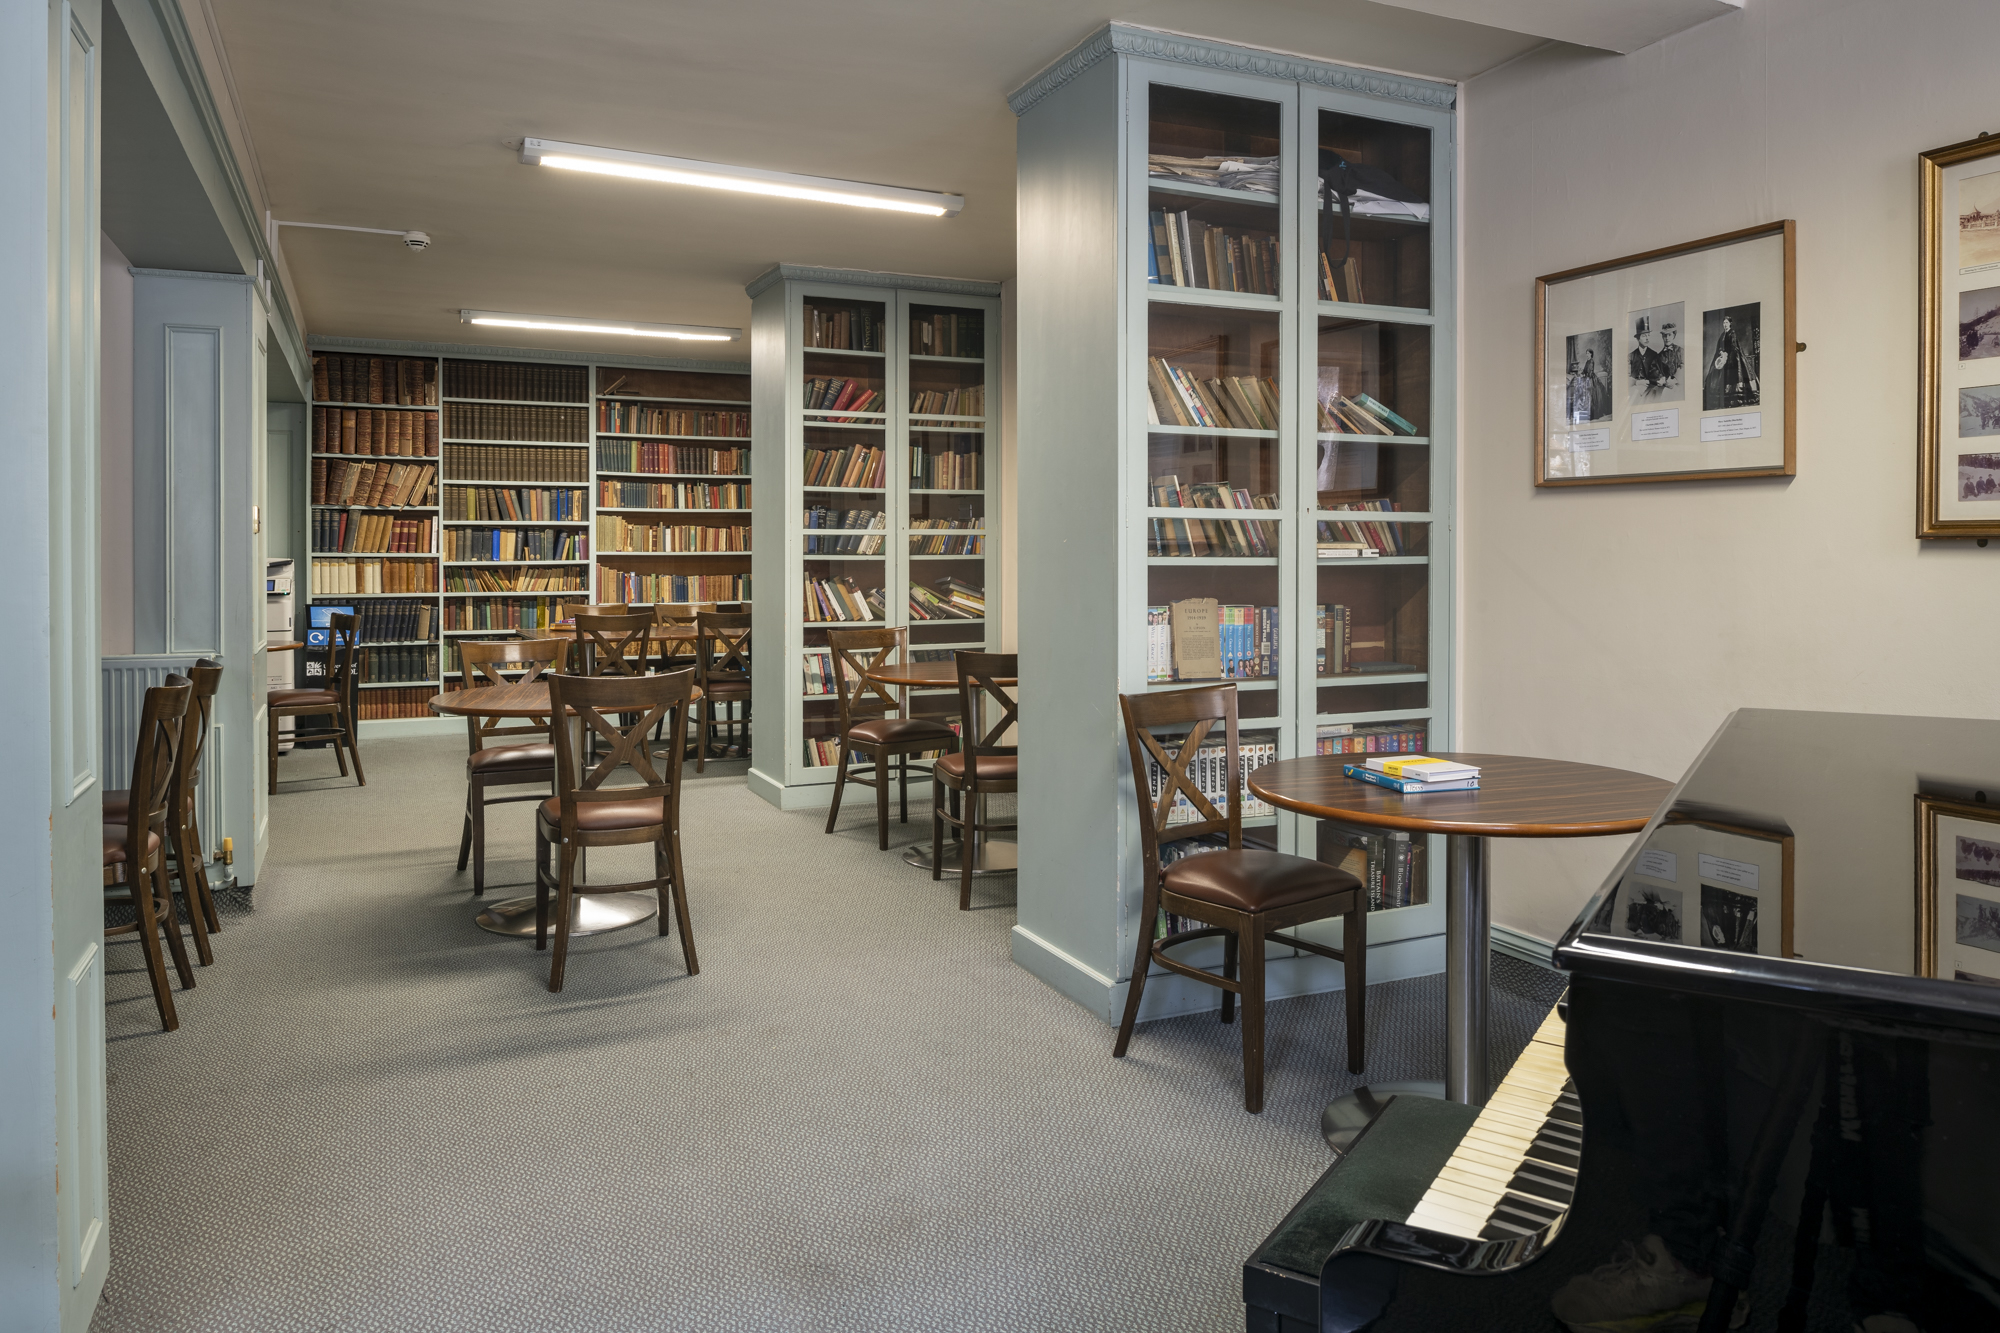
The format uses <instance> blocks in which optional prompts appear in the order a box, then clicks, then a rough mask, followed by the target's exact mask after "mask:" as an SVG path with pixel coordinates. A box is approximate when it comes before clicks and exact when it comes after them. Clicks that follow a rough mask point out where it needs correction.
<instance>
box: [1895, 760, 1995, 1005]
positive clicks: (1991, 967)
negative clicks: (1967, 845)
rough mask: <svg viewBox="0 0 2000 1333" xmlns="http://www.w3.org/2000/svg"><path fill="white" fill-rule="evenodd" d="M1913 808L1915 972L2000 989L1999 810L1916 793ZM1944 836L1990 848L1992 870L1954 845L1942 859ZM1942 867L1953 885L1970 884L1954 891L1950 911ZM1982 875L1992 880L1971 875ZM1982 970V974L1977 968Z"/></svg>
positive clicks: (1976, 855)
mask: <svg viewBox="0 0 2000 1333" xmlns="http://www.w3.org/2000/svg"><path fill="white" fill-rule="evenodd" d="M1916 809H1917V828H1916V833H1917V873H1916V898H1917V913H1916V917H1917V948H1916V974H1917V975H1918V976H1920V977H1943V978H1945V979H1947V980H1958V981H1970V982H1974V983H1977V984H1983V985H1988V986H2000V807H1996V806H1991V805H1974V804H1969V803H1967V802H1965V801H1954V800H1950V799H1948V798H1946V797H1942V796H1926V795H1924V794H1923V793H1921V792H1919V793H1918V794H1917V798H1916ZM1975 828H1991V829H1992V830H1993V836H1992V838H1991V839H1986V838H1980V837H1977V836H1976V835H1974V829H1975ZM1946 838H1951V839H1952V840H1953V841H1954V843H1956V842H1957V841H1959V840H1961V839H1963V840H1965V841H1968V842H1971V843H1974V844H1979V845H1983V846H1991V847H1992V848H1993V849H1994V851H1993V853H1992V855H1991V861H1992V867H1993V868H1992V869H1991V870H1987V869H1985V868H1983V867H1981V866H1980V865H1979V864H1978V863H1979V862H1980V861H1982V860H1985V859H1987V858H1985V857H1982V856H1980V855H1979V851H1978V848H1977V847H1975V848H1974V849H1970V850H1971V856H1970V857H1968V855H1967V851H1968V849H1964V848H1959V847H1957V846H1954V847H1953V848H1952V855H1951V856H1950V857H1946V856H1945V855H1944V853H1943V848H1942V844H1943V842H1944V840H1945V839H1946ZM1947 864H1949V865H1950V866H1951V869H1952V875H1951V883H1952V884H1953V885H1954V886H1957V885H1968V886H1971V887H1968V888H1957V887H1954V888H1953V890H1952V902H1951V904H1950V909H1951V910H1950V911H1946V910H1945V907H1946V904H1945V903H1944V901H1943V898H1944V888H1943V886H1942V884H1941V883H1940V881H1939V876H1940V875H1941V874H1942V873H1943V872H1944V869H1945V866H1946V865H1947ZM1968 870H1971V871H1972V873H1971V874H1968V873H1967V871H1968ZM1983 874H1991V875H1992V876H1993V877H1994V878H1993V882H1992V883H1988V882H1987V881H1986V880H1985V879H1982V878H1977V877H1976V876H1979V875H1983ZM1968 905H1969V906H1970V907H1971V908H1972V910H1971V911H1969V912H1968V911H1967V910H1965V909H1966V907H1967V906H1968ZM1982 908H1984V909H1985V910H1983V911H1982V910H1981V909H1982ZM1968 923H1971V924H1970V925H1968ZM1947 927H1949V936H1950V938H1949V940H1947V938H1946V935H1947ZM1981 941H1984V942H1981ZM1988 960H1991V961H1990V962H1989V961H1988ZM1982 967H1983V968H1984V969H1985V970H1983V971H1981V970H1979V969H1980V968H1982Z"/></svg>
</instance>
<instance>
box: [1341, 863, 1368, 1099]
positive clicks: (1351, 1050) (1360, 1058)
mask: <svg viewBox="0 0 2000 1333" xmlns="http://www.w3.org/2000/svg"><path fill="white" fill-rule="evenodd" d="M1358 896H1359V895H1357V897H1358ZM1340 952H1341V959H1340V961H1341V964H1342V966H1343V967H1344V968H1345V970H1346V972H1347V1072H1348V1073H1350V1074H1358V1073H1360V1072H1361V1070H1362V1068H1363V1066H1365V1065H1366V1064H1367V1056H1368V1021H1367V1012H1368V904H1367V903H1365V902H1363V903H1357V904H1356V905H1355V908H1354V910H1353V911H1351V912H1349V913H1348V914H1347V923H1346V928H1345V929H1344V930H1343V931H1342V932H1341V939H1340Z"/></svg>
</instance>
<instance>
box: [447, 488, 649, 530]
mask: <svg viewBox="0 0 2000 1333" xmlns="http://www.w3.org/2000/svg"><path fill="white" fill-rule="evenodd" d="M604 484H605V486H607V487H610V486H614V485H616V484H617V483H615V482H608V481H607V482H605V483H604ZM585 509H586V506H585V505H584V492H583V491H582V490H580V489H575V490H572V489H547V488H540V487H529V486H516V487H505V486H447V487H445V488H444V517H445V518H447V519H458V520H461V521H462V520H465V519H476V520H479V521H482V522H483V521H487V520H493V519H498V520H501V521H509V520H511V521H514V522H521V521H526V522H536V521H541V522H547V523H564V522H581V521H582V520H583V519H586V518H588V517H589V516H590V515H589V514H588V513H586V512H585Z"/></svg>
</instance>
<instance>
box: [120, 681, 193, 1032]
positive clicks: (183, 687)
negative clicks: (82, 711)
mask: <svg viewBox="0 0 2000 1333" xmlns="http://www.w3.org/2000/svg"><path fill="white" fill-rule="evenodd" d="M193 695H194V683H193V682H192V681H190V680H189V679H188V678H187V677H186V676H180V675H170V676H168V677H167V679H166V683H165V684H164V685H155V686H153V687H152V688H151V689H149V690H147V691H146V700H145V704H144V706H143V708H142V710H141V712H140V716H139V739H138V743H137V744H136V745H135V746H134V747H133V753H132V785H131V787H130V788H129V789H128V790H129V791H130V792H131V796H130V797H128V798H127V802H126V818H125V820H124V822H123V823H118V824H113V823H108V822H107V823H106V824H105V825H104V887H105V888H106V890H110V889H112V888H115V887H118V886H121V885H122V886H123V887H125V888H126V889H128V890H130V893H131V899H132V911H133V920H132V921H131V922H130V923H128V924H126V925H122V926H106V927H105V929H104V934H105V937H106V938H107V939H109V938H111V937H113V936H117V935H137V936H138V937H139V947H140V949H141V950H143V951H144V953H145V955H146V971H147V974H148V975H149V976H150V978H151V979H152V983H153V1003H154V1004H155V1005H156V1006H157V1007H158V1009H159V1011H160V1027H161V1028H162V1029H163V1030H164V1031H167V1032H172V1031H174V1030H175V1029H176V1028H178V1027H179V1026H180V1025H181V1020H180V1015H179V1014H178V1013H177V1012H176V1011H175V1009H174V996H173V991H172V989H171V988H170V986H169V985H168V982H167V964H166V958H165V957H164V956H163V955H162V953H161V951H160V944H161V941H162V939H164V940H165V942H166V948H167V952H168V953H171V954H172V955H173V959H174V971H175V972H177V973H179V974H180V979H181V989H182V990H188V989H191V988H192V987H193V986H194V969H193V968H192V967H190V966H189V965H188V956H187V949H186V947H185V946H183V945H182V943H181V928H180V923H179V922H178V921H177V920H176V919H175V915H174V895H173V891H172V890H171V889H169V888H168V886H167V866H166V842H167V838H168V836H169V834H170V827H169V823H168V821H169V818H170V817H171V818H172V819H173V820H174V821H175V822H178V821H179V815H178V813H177V811H178V809H179V803H180V801H181V800H182V798H183V792H182V790H181V779H182V776H183V772H184V770H183V766H182V764H181V748H182V746H183V744H184V743H185V741H186V736H187V726H186V723H187V717H188V704H189V702H190V700H191V699H192V697H193ZM110 896H111V895H110V894H109V893H108V892H107V894H106V897H107V898H109V897H110Z"/></svg>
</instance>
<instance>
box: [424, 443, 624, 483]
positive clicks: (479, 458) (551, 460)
mask: <svg viewBox="0 0 2000 1333" xmlns="http://www.w3.org/2000/svg"><path fill="white" fill-rule="evenodd" d="M598 448H599V449H600V451H601V450H602V449H603V446H602V445H599V446H598ZM444 466H445V471H447V472H449V473H451V475H452V476H453V477H463V478H465V479H466V480H468V481H542V482H549V481H554V482H563V481H573V482H587V481H589V480H590V459H589V457H588V456H587V455H586V454H585V453H584V451H583V450H581V449H537V448H534V447H532V446H520V445H510V444H447V445H446V446H445V447H444Z"/></svg>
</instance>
